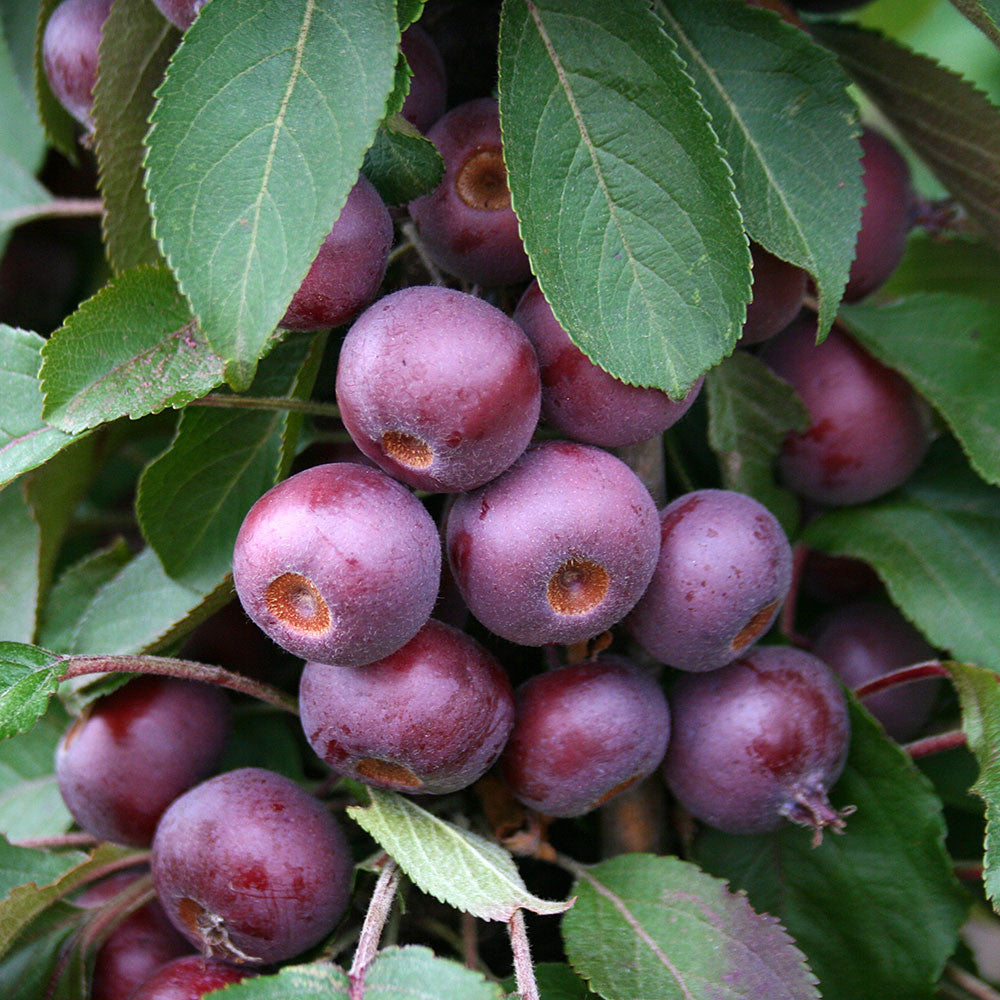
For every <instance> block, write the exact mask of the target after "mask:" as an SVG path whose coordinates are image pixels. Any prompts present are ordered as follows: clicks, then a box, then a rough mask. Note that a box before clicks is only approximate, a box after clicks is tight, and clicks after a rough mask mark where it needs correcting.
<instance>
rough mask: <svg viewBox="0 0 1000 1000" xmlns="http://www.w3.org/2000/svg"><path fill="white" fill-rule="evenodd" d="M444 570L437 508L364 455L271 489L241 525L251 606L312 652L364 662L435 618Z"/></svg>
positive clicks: (239, 582) (243, 584) (240, 554)
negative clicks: (363, 461) (434, 515)
mask: <svg viewBox="0 0 1000 1000" xmlns="http://www.w3.org/2000/svg"><path fill="white" fill-rule="evenodd" d="M440 577H441V548H440V542H439V540H438V534H437V529H436V528H435V526H434V522H433V521H432V520H431V517H430V515H429V514H428V513H427V511H426V510H425V509H424V508H423V506H422V505H421V503H420V501H419V500H417V499H416V498H415V497H414V496H413V494H412V493H410V492H409V491H408V490H407V489H405V488H404V487H403V486H400V485H399V483H397V482H395V481H394V480H392V479H390V478H389V477H388V476H387V475H385V473H383V472H379V471H378V470H377V469H370V468H367V467H366V466H363V465H357V464H356V463H354V462H341V463H334V464H330V465H316V466H313V467H312V468H311V469H305V470H303V471H302V472H299V473H296V475H294V476H292V477H291V478H289V479H286V480H284V482H281V483H279V484H278V485H277V486H275V487H274V488H273V489H271V490H269V491H268V492H267V493H265V494H264V495H263V496H262V497H261V498H260V499H259V500H258V501H257V502H256V503H255V504H254V505H253V507H252V508H251V509H250V512H249V513H248V514H247V516H246V518H245V519H244V521H243V524H242V526H241V527H240V531H239V534H238V535H237V538H236V546H235V549H234V552H233V581H234V583H235V584H236V593H237V594H238V595H239V598H240V602H241V603H242V605H243V607H244V609H245V610H246V612H247V614H248V615H249V616H250V617H251V618H252V619H253V620H254V621H255V622H256V623H257V624H258V625H259V626H260V627H261V628H262V629H263V630H264V631H265V632H266V633H267V634H268V635H269V636H270V637H271V638H272V639H273V640H274V641H275V642H276V643H278V645H280V646H282V647H283V648H284V649H287V650H288V651H289V652H291V653H294V654H295V655H296V656H301V657H302V658H303V659H306V660H319V661H320V662H322V663H341V664H345V665H350V666H354V665H357V664H360V663H371V662H372V661H373V660H378V659H381V658H382V657H383V656H388V655H389V654H390V653H393V652H395V651H396V650H397V649H399V647H400V646H402V645H403V644H404V643H406V642H408V641H409V640H410V639H412V638H413V636H414V635H416V633H417V632H418V631H419V629H420V628H421V626H422V625H423V624H424V622H426V621H427V619H428V617H429V616H430V613H431V608H432V607H433V606H434V599H435V597H436V596H437V591H438V583H439V581H440Z"/></svg>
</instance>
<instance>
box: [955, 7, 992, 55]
mask: <svg viewBox="0 0 1000 1000" xmlns="http://www.w3.org/2000/svg"><path fill="white" fill-rule="evenodd" d="M951 2H952V3H953V4H954V5H955V6H956V7H957V8H958V9H959V10H960V11H961V12H962V13H963V14H964V15H965V16H966V17H967V18H968V19H969V20H970V21H971V22H972V23H973V24H974V25H975V26H976V27H977V28H978V29H979V30H980V31H981V32H982V33H983V34H984V35H986V37H987V38H988V39H989V40H990V41H991V42H992V43H993V44H994V45H1000V0H951Z"/></svg>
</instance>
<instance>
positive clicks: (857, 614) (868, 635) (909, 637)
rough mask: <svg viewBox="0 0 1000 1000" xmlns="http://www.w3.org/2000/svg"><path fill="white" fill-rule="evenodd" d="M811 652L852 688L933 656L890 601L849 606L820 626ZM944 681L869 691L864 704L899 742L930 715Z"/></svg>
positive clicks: (909, 735)
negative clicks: (877, 691)
mask: <svg viewBox="0 0 1000 1000" xmlns="http://www.w3.org/2000/svg"><path fill="white" fill-rule="evenodd" d="M812 651H813V653H815V654H816V655H817V656H818V657H819V658H820V659H821V660H822V661H823V662H824V663H826V664H828V665H829V666H830V667H831V668H832V669H833V670H834V671H836V673H837V674H839V676H840V679H841V680H842V681H843V682H844V683H845V684H846V685H847V686H848V687H852V688H857V687H860V686H861V685H862V684H867V683H868V682H869V681H873V680H875V679H876V678H877V677H882V676H883V675H884V674H888V673H891V672H892V671H894V670H898V669H899V668H900V667H908V666H911V665H912V664H915V663H923V662H924V661H925V660H933V659H934V658H935V653H934V650H933V649H932V648H931V647H930V646H929V645H928V644H927V643H926V642H925V641H924V638H923V636H922V635H921V634H920V633H919V632H918V631H917V630H916V629H915V628H914V627H913V626H912V625H911V624H910V623H909V622H908V621H907V620H906V619H905V618H904V617H903V616H902V615H901V614H900V613H899V612H898V611H897V610H896V609H895V608H894V607H892V606H891V605H888V604H876V603H875V602H860V603H857V604H848V605H845V606H844V607H841V608H837V609H835V610H834V611H831V612H829V613H828V614H826V615H825V616H824V617H823V618H821V619H820V621H819V623H818V624H817V626H816V638H815V639H814V640H813V643H812ZM940 687H941V684H940V681H939V680H935V679H925V680H921V681H917V682H914V683H909V684H903V685H900V686H898V687H893V688H890V689H889V690H887V691H882V692H879V693H878V694H873V695H869V696H868V697H867V698H864V699H863V700H862V704H863V705H864V706H865V708H867V709H868V711H869V712H871V713H872V715H874V716H875V718H876V719H878V720H879V722H881V723H882V725H883V727H884V728H885V731H886V732H887V733H888V734H889V735H890V736H891V737H892V738H893V739H894V740H899V741H900V742H902V741H904V740H908V739H910V738H911V737H913V736H915V735H916V734H917V733H918V732H919V731H920V730H921V729H922V728H923V726H924V723H925V722H927V720H928V719H929V718H930V714H931V712H932V711H933V709H934V702H935V701H936V700H937V696H938V692H939V690H940Z"/></svg>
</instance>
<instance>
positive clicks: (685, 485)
mask: <svg viewBox="0 0 1000 1000" xmlns="http://www.w3.org/2000/svg"><path fill="white" fill-rule="evenodd" d="M663 447H664V449H665V450H666V454H667V463H668V465H669V466H670V471H671V472H672V473H673V474H674V477H675V478H676V479H677V481H678V482H679V483H680V484H681V489H683V490H684V492H685V493H693V492H694V488H695V486H694V480H693V479H692V478H691V476H690V474H689V473H688V470H687V467H686V466H685V465H684V460H683V459H682V458H681V453H680V449H679V448H678V447H677V442H676V441H675V440H674V436H673V434H671V432H670V431H664V432H663Z"/></svg>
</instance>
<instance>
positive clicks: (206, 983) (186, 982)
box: [118, 955, 254, 1000]
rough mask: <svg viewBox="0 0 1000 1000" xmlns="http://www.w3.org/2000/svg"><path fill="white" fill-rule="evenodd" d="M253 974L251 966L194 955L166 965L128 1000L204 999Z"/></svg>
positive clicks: (130, 995)
mask: <svg viewBox="0 0 1000 1000" xmlns="http://www.w3.org/2000/svg"><path fill="white" fill-rule="evenodd" d="M253 975H254V973H252V972H250V971H249V969H237V968H234V967H233V966H231V965H226V964H224V963H223V962H213V961H212V960H210V959H205V958H202V957H201V956H200V955H192V956H190V957H189V958H178V959H177V960H176V961H173V962H171V963H170V964H169V965H165V966H164V967H163V968H162V969H160V970H159V972H157V973H155V974H154V975H152V976H150V978H149V979H147V980H146V981H145V982H144V983H143V984H142V985H141V986H140V987H139V988H138V989H137V990H136V991H135V992H134V993H131V994H129V996H128V1000H201V998H202V997H203V996H205V995H206V994H208V993H212V992H213V991H214V990H219V989H222V987H223V986H228V985H229V984H230V983H239V982H242V980H244V979H248V978H253ZM118 1000H121V998H118Z"/></svg>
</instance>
